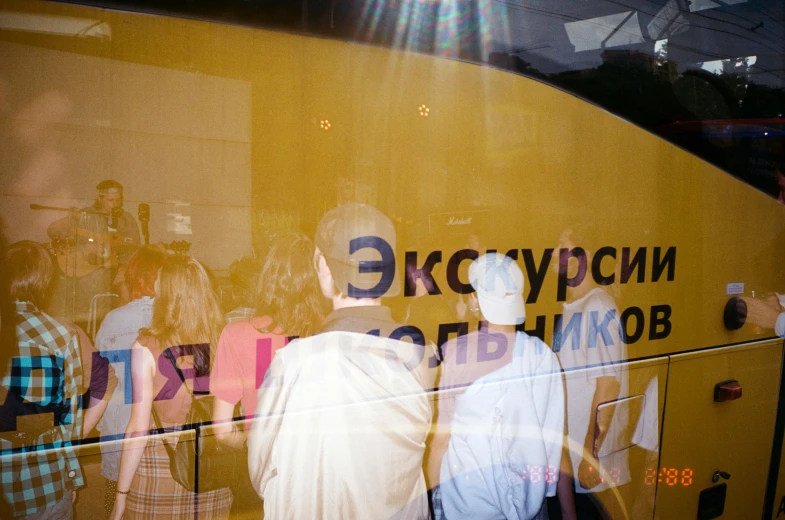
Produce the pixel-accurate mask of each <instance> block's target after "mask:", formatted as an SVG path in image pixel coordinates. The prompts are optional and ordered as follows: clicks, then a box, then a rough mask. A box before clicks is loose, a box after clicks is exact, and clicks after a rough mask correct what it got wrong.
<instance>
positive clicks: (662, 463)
mask: <svg viewBox="0 0 785 520" xmlns="http://www.w3.org/2000/svg"><path fill="white" fill-rule="evenodd" d="M784 63H785V10H784V9H783V5H782V3H781V2H775V1H768V0H688V1H684V0H667V1H666V0H654V1H652V0H646V1H643V0H629V1H627V2H617V1H611V0H608V1H605V0H589V1H586V2H581V3H575V2H567V1H562V0H556V1H552V2H540V1H536V0H517V1H509V2H506V1H505V2H503V1H498V0H476V1H469V0H394V1H392V0H391V1H381V0H378V1H377V0H373V1H372V0H365V1H360V0H333V1H330V2H326V1H321V0H303V2H288V1H283V0H280V1H279V0H271V1H262V0H230V1H227V2H220V3H218V2H216V3H211V2H198V3H191V2H180V1H177V0H163V1H160V2H144V1H138V0H106V1H90V0H84V1H82V0H77V1H75V2H67V3H66V2H48V1H34V0H3V1H2V6H0V150H2V159H0V172H1V174H0V183H1V184H0V197H1V198H2V204H1V205H0V219H2V233H3V235H4V237H5V240H6V242H7V243H13V242H17V241H20V240H32V241H36V242H40V243H47V244H48V245H49V247H51V249H52V250H53V251H54V252H55V253H58V254H59V256H60V260H61V261H60V262H59V264H60V265H59V267H58V269H60V270H61V271H62V273H61V274H63V277H62V281H63V284H64V285H62V286H60V287H59V288H58V289H56V290H55V291H54V292H56V293H57V294H58V295H59V298H60V307H59V308H58V310H57V311H52V312H53V313H55V312H57V313H60V314H61V315H62V316H63V317H65V318H67V319H69V320H70V321H72V322H75V323H76V324H78V325H80V326H82V328H84V329H85V332H86V333H87V334H88V335H89V336H91V337H92V338H93V339H94V337H95V334H96V332H97V331H98V330H99V329H100V326H101V320H102V318H103V316H104V315H105V314H106V311H107V310H108V309H110V308H113V307H116V306H118V305H119V302H120V301H121V298H122V294H119V293H117V291H116V290H115V285H114V284H113V281H117V279H115V280H109V281H108V282H107V281H106V280H104V283H105V285H104V286H102V287H104V289H105V290H104V289H102V290H100V291H99V290H97V289H95V288H94V287H87V283H86V282H83V281H82V280H83V279H84V277H85V276H92V275H93V273H94V269H91V268H90V265H93V266H95V265H96V263H95V262H93V263H92V264H91V263H90V261H89V260H90V259H89V258H87V257H85V258H87V260H86V263H85V264H84V271H79V267H77V265H76V264H77V263H76V261H74V259H75V258H76V256H67V255H63V254H62V253H61V252H60V251H59V250H58V247H57V244H54V243H52V237H51V233H50V234H48V233H47V230H48V229H49V228H50V226H51V224H52V222H53V221H56V220H58V219H60V218H62V217H63V216H64V215H67V214H68V212H69V211H71V208H74V207H77V208H78V207H83V206H88V205H89V204H91V203H92V202H93V200H94V196H95V186H96V185H97V184H98V183H100V182H101V181H104V180H105V179H112V180H115V181H117V182H119V183H120V184H121V185H122V186H123V187H124V203H125V209H126V211H127V212H129V213H130V214H131V216H132V217H133V218H132V220H134V219H135V220H134V222H136V221H139V223H140V228H139V229H140V230H141V233H140V234H139V236H140V238H139V239H137V240H136V242H134V244H131V243H127V244H125V245H135V244H136V243H138V242H139V241H149V242H151V243H164V244H166V247H167V248H169V249H170V250H171V249H178V248H179V249H185V250H187V252H189V253H190V255H191V256H192V257H193V258H196V259H198V260H199V261H200V262H201V263H202V264H203V265H204V266H205V267H206V268H207V269H208V270H209V271H210V273H211V276H212V279H213V282H214V286H215V291H216V294H217V296H218V298H219V300H220V302H221V304H222V305H223V307H224V309H223V310H225V311H227V312H228V311H230V310H232V309H233V308H235V307H243V306H244V305H245V303H243V302H242V299H243V298H242V295H241V293H242V285H243V282H242V281H241V282H239V283H234V284H233V280H234V281H235V282H236V281H237V278H238V277H239V278H242V276H241V275H240V274H238V273H240V272H241V271H242V265H243V262H244V261H247V262H249V263H254V262H263V261H264V258H265V255H266V254H267V253H268V251H269V249H270V244H271V242H272V241H273V240H274V238H275V237H276V236H279V235H281V234H285V233H289V232H294V231H297V232H302V233H304V234H305V235H306V236H309V237H311V238H313V237H314V236H315V234H316V233H317V225H318V223H319V220H320V218H321V217H322V215H324V214H325V213H326V212H327V211H329V210H330V209H331V208H335V207H340V206H341V205H345V204H350V203H361V204H364V205H367V206H371V207H374V208H376V209H377V210H379V211H380V212H381V213H383V214H384V215H386V217H388V218H389V219H390V221H391V222H392V224H393V226H394V228H395V233H396V236H397V240H396V242H395V244H394V245H393V258H394V260H393V263H394V265H395V270H396V274H395V282H394V283H392V284H391V285H392V286H395V287H397V289H398V290H396V291H394V293H395V295H392V296H391V297H390V298H385V300H384V301H385V305H387V306H389V307H390V308H391V309H392V313H393V316H394V317H395V320H396V321H397V322H399V323H401V324H405V325H407V326H411V327H414V329H416V330H417V331H419V333H420V337H422V338H423V342H427V343H428V344H432V345H434V346H435V347H436V349H437V350H436V354H435V355H436V359H437V361H436V362H433V363H432V365H435V366H431V367H430V369H432V370H433V371H434V372H435V375H434V377H435V380H436V381H438V379H439V377H440V376H439V375H438V371H439V370H440V369H441V367H440V366H439V364H440V361H439V360H440V359H442V358H444V357H445V356H447V355H448V354H447V353H445V352H444V349H443V347H444V346H445V345H450V344H453V343H454V342H455V341H458V340H459V338H460V337H461V336H465V335H467V334H470V333H472V332H474V331H478V330H480V329H481V328H482V326H483V324H482V322H481V319H482V317H481V315H480V314H479V313H478V312H477V308H476V305H477V301H476V299H473V292H474V289H475V288H474V287H473V286H472V282H471V280H469V278H468V269H469V265H470V264H472V262H473V261H474V260H475V259H477V258H478V257H479V256H481V255H484V254H485V253H487V252H489V251H491V252H499V253H501V254H506V255H507V256H508V257H509V258H510V259H512V261H513V262H515V263H516V264H517V265H518V266H519V268H520V270H521V272H522V273H523V275H524V278H525V287H526V289H525V293H524V295H525V303H526V316H527V317H526V321H525V322H524V323H523V324H519V325H520V326H519V327H518V328H519V330H522V331H525V332H526V333H527V334H528V335H529V336H532V337H538V338H540V339H542V340H543V341H544V342H545V344H547V345H548V346H549V347H550V348H551V349H552V350H553V351H554V352H555V353H556V354H558V356H559V360H560V363H561V365H562V368H563V373H564V376H563V377H564V382H565V383H564V384H565V388H566V389H567V397H566V402H567V404H566V405H565V406H566V410H567V411H566V412H565V413H566V419H565V421H564V422H565V424H566V425H567V430H568V431H567V435H566V439H567V442H565V454H564V455H563V457H564V458H565V459H566V460H569V459H570V457H574V456H575V454H576V453H578V456H579V458H580V455H581V453H580V452H581V450H582V449H584V448H585V446H584V435H585V434H584V433H583V432H584V431H585V427H584V429H583V430H581V431H580V432H578V430H580V428H581V427H580V426H576V427H575V431H574V432H570V431H569V430H570V429H572V428H570V427H569V425H570V423H571V419H572V417H571V415H570V414H571V413H572V412H570V405H569V403H570V402H571V401H570V399H571V398H572V399H578V396H577V394H576V392H579V391H580V390H574V389H573V390H571V388H572V387H571V386H570V385H571V381H578V380H581V381H584V382H586V381H589V382H592V383H591V384H595V383H596V380H597V379H598V378H602V377H603V376H607V374H608V370H609V367H613V368H612V370H613V371H615V373H617V374H620V375H618V377H617V378H618V380H619V383H618V388H617V389H616V390H615V393H614V395H613V396H612V399H609V400H602V401H601V402H599V403H597V402H595V403H594V404H593V406H594V407H593V408H592V409H587V410H585V412H586V414H587V418H586V421H588V422H589V423H591V426H589V428H590V430H589V431H592V430H595V434H596V435H602V436H606V435H608V436H607V437H603V438H604V440H603V441H602V442H599V443H597V441H596V437H595V449H594V450H589V451H591V452H592V453H590V456H589V457H588V459H587V460H589V459H591V463H592V464H593V468H594V470H596V471H597V472H598V474H599V477H598V478H599V479H600V480H601V482H602V484H601V485H597V486H595V488H594V489H595V491H594V492H593V493H588V494H589V495H591V496H592V500H593V503H594V504H595V507H597V508H598V509H599V510H601V511H603V514H604V515H605V517H607V518H614V519H621V518H636V519H637V518H650V519H651V518H660V519H672V518H695V517H696V516H697V517H698V518H700V519H709V518H719V517H722V518H730V519H748V518H759V517H762V518H766V519H769V518H779V517H780V516H781V515H784V514H785V461H783V460H782V456H783V440H784V438H785V408H784V407H785V399H783V396H785V394H783V388H784V387H783V385H782V363H783V361H782V360H783V341H782V340H781V339H780V338H778V337H777V336H776V334H775V332H774V330H772V329H769V328H765V327H761V326H751V325H750V324H743V321H744V320H743V319H741V320H739V319H738V315H736V314H733V312H731V316H730V318H729V319H727V320H724V316H725V314H726V307H727V306H728V302H729V300H730V299H731V298H746V299H747V301H753V300H759V301H762V300H765V301H766V302H767V305H768V304H769V303H768V302H771V305H772V306H774V307H779V306H781V304H780V303H779V302H778V301H776V294H777V293H778V292H783V293H785V270H783V269H782V267H781V263H780V258H782V257H783V254H785V249H784V248H783V247H784V246H783V245H782V244H783V242H782V241H781V240H780V239H781V238H783V237H785V218H784V217H785V207H783V205H782V203H783V202H785V175H783V174H785V169H783V168H785V147H784V146H783V144H784V140H785V119H783V111H785V76H783V74H784V73H783V70H784V67H783V64H784ZM778 199H779V200H778ZM137 210H138V212H137ZM134 225H136V224H135V223H134ZM77 234H78V233H77ZM90 240H92V239H90ZM77 242H79V240H78V239H77ZM65 247H66V248H67V247H68V245H67V244H66V246H65ZM102 247H103V246H102ZM106 247H107V248H108V247H109V246H106ZM107 251H108V249H107ZM93 254H95V251H93ZM120 256H122V255H120ZM243 259H246V260H243ZM72 261H73V264H72V263H71V262H72ZM120 263H121V264H122V260H121V261H120ZM102 266H103V264H102ZM69 269H71V270H70V271H69ZM114 269H115V270H114V271H111V272H112V273H113V276H114V275H116V273H117V270H116V268H114ZM74 270H76V271H74ZM69 273H70V274H69ZM106 283H108V285H106ZM593 291H594V292H593ZM597 291H599V292H597ZM587 294H595V295H597V294H601V295H602V298H604V299H605V300H604V301H605V307H602V313H601V314H597V312H596V311H590V310H585V309H584V310H583V311H576V308H579V307H580V305H583V304H584V303H585V300H583V298H584V297H586V295H587ZM385 296H387V295H385ZM775 301H776V303H774V302H775ZM581 302H583V303H581ZM576 305H577V307H576ZM246 306H247V305H246ZM728 308H729V309H730V311H735V309H736V306H735V304H731V306H730V307H728ZM780 310H781V309H780ZM611 311H612V312H611ZM581 312H583V313H584V314H583V315H581ZM591 312H594V314H591ZM576 313H577V314H576ZM606 317H607V318H608V320H604V318H606ZM573 319H574V320H573ZM414 329H407V330H408V331H409V332H411V331H412V330H414ZM586 329H588V332H586ZM611 332H613V334H615V336H614V337H615V340H613V341H609V340H607V338H608V337H610V336H611ZM408 337H409V339H412V338H414V336H412V335H411V334H409V336H408ZM414 339H415V340H416V339H417V338H414ZM451 342H453V343H451ZM603 349H606V350H607V351H608V352H610V354H608V356H607V357H606V356H605V354H599V352H600V351H602V350H603ZM581 350H585V351H587V352H589V354H587V356H588V357H585V358H579V359H584V361H577V362H576V361H575V360H572V361H568V359H567V356H565V355H564V354H565V353H570V352H572V351H581ZM594 354H597V356H599V357H596V356H595V355H594ZM116 361H117V360H114V361H113V362H112V366H113V367H114V370H115V371H126V372H125V373H126V374H127V376H128V379H129V380H127V381H126V382H125V384H126V386H122V385H121V387H120V390H123V391H125V392H128V391H130V390H129V389H130V386H128V385H130V375H131V374H130V372H128V371H127V368H126V366H125V365H123V364H122V363H119V362H116ZM251 363H253V361H251ZM259 384H261V381H259ZM591 384H590V385H589V388H594V387H593V386H591ZM574 388H578V389H580V388H585V386H584V387H581V386H580V385H578V386H576V387H574ZM428 390H429V397H430V402H431V403H432V405H433V406H434V407H437V406H438V402H439V400H440V395H442V394H443V393H444V392H445V389H443V388H442V389H440V388H439V387H438V385H437V386H435V387H433V388H428ZM448 393H449V392H448ZM571 396H574V397H571ZM584 397H585V396H584ZM127 402H130V401H126V403H127ZM588 402H589V403H591V402H592V401H591V399H590V398H589V399H588ZM246 415H250V414H246ZM603 417H605V419H603ZM603 421H605V422H603ZM601 424H602V425H601ZM431 428H432V430H431V434H432V433H433V431H434V428H435V426H431ZM600 430H602V432H601V433H600ZM194 431H195V432H197V433H198V432H199V429H198V428H197V429H196V430H194ZM609 431H610V433H609ZM576 432H577V433H576ZM194 435H196V434H194ZM201 435H209V428H207V429H205V432H203V433H202V434H201ZM197 437H198V435H197ZM428 438H429V439H431V438H432V437H431V435H429V437H428ZM429 442H430V441H429ZM76 444H77V445H78V453H79V460H80V462H81V465H82V469H83V472H84V473H85V474H86V483H87V485H86V486H85V487H84V488H83V489H82V490H81V491H80V492H79V498H78V500H77V502H76V503H75V506H74V508H75V511H76V514H77V516H78V517H79V518H87V517H92V516H93V515H94V514H97V515H103V514H104V513H103V512H104V506H103V495H102V494H103V488H102V485H101V476H100V475H101V453H100V449H99V448H100V447H101V446H117V449H118V450H119V449H120V447H121V446H122V432H114V434H113V435H102V433H101V432H100V431H92V432H86V434H85V439H84V440H83V441H81V442H77V443H76ZM17 455H18V454H16V452H14V453H11V452H8V453H5V454H4V455H3V457H13V456H17ZM610 461H619V462H610ZM357 462H358V463H362V462H363V461H357ZM424 464H425V465H426V466H427V460H426V461H425V462H424ZM567 466H570V464H566V465H565V468H566V467H567ZM577 467H578V465H577V462H576V464H575V468H577ZM575 468H573V469H575ZM562 469H564V468H562ZM538 471H540V470H538ZM544 471H546V472H547V470H544ZM565 471H567V473H569V472H570V471H569V469H567V470H565ZM424 472H425V474H426V478H427V479H428V486H429V488H434V486H435V484H436V483H437V481H438V478H434V477H429V476H428V475H427V473H428V468H427V467H426V468H425V469H424ZM438 473H439V471H438V470H436V473H435V474H436V475H438ZM519 477H520V479H521V480H522V481H526V482H531V481H532V480H535V479H537V478H541V479H545V478H546V473H543V472H542V471H541V473H540V474H538V475H537V476H535V474H534V473H529V474H521V475H519ZM527 479H528V480H527ZM4 484H5V483H4ZM582 491H586V490H579V492H582ZM588 491H591V490H590V489H589V490H588ZM4 493H5V494H6V495H7V496H6V500H9V497H8V493H7V492H6V491H5V490H4ZM552 500H553V499H552ZM556 500H558V497H557V498H556ZM552 513H554V511H552ZM554 514H555V513H554ZM326 516H330V515H329V514H327V515H326ZM236 517H237V518H240V516H239V515H236ZM249 517H250V516H249ZM500 517H501V518H503V517H504V516H500ZM552 517H553V516H552ZM579 517H580V516H579ZM447 518H449V515H447Z"/></svg>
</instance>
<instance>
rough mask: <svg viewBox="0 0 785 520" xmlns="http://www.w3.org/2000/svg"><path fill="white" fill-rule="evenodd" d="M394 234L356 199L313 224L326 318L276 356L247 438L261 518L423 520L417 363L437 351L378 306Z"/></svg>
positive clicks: (421, 373)
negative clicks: (328, 309) (328, 305)
mask: <svg viewBox="0 0 785 520" xmlns="http://www.w3.org/2000/svg"><path fill="white" fill-rule="evenodd" d="M395 236H396V235H395V228H394V227H393V224H392V222H391V221H390V219H389V218H387V217H386V216H385V215H383V214H382V213H381V212H379V211H378V210H376V209H375V208H372V207H370V206H366V205H363V204H357V203H346V204H342V205H341V206H339V207H337V208H335V209H333V210H331V211H329V212H327V214H325V215H324V217H323V218H322V219H321V221H320V222H319V225H318V227H317V231H316V238H315V242H316V249H315V251H314V254H313V257H312V262H313V264H312V265H313V269H314V270H315V272H316V274H317V276H318V279H319V284H320V289H321V291H322V293H323V294H324V296H325V297H327V298H328V299H329V300H330V301H331V302H332V306H333V312H332V313H330V314H329V315H328V316H327V318H326V320H325V323H324V325H323V326H322V328H321V329H320V330H319V332H318V333H317V334H316V335H314V336H311V337H310V338H304V339H298V340H295V341H293V342H291V343H289V345H287V346H286V348H283V349H281V350H279V351H278V352H277V353H276V355H275V357H274V359H273V362H272V365H271V366H270V369H269V370H268V373H267V376H266V378H265V380H264V383H263V384H262V386H261V388H260V389H259V394H258V405H257V410H256V415H257V418H256V419H255V423H254V426H253V428H252V429H251V432H250V434H249V439H248V449H249V470H250V474H251V481H252V482H253V484H254V486H255V487H256V489H257V491H258V492H259V494H260V495H261V496H262V498H263V499H264V515H265V517H266V518H270V519H276V518H313V519H317V518H336V519H343V518H390V517H392V516H395V517H396V518H404V519H406V518H428V516H429V513H428V501H427V496H426V485H425V478H424V476H423V470H422V463H423V454H424V451H425V438H426V434H427V430H428V428H429V426H430V420H431V407H430V403H429V400H428V397H427V395H426V393H425V389H426V388H431V387H432V381H429V380H428V374H429V372H427V371H425V370H424V369H423V368H422V367H423V366H427V363H428V359H429V358H430V357H432V356H433V355H435V351H433V349H430V352H427V350H428V349H426V347H425V345H424V344H425V341H424V339H423V338H422V334H421V333H419V335H418V333H417V332H415V331H414V330H413V328H406V327H403V328H401V327H402V326H401V325H400V324H398V323H395V322H394V321H393V319H392V316H391V313H390V309H389V308H387V307H385V306H383V305H382V297H383V296H389V295H392V294H394V293H395V292H397V290H399V289H398V288H397V287H396V285H395V274H394V273H395V262H394V260H395V259H394V254H392V252H393V251H394V248H395ZM357 246H361V247H357ZM380 257H381V259H380ZM368 265H372V266H375V267H374V269H375V271H376V272H370V271H368V270H367V269H363V266H368ZM404 333H406V334H410V335H409V339H411V340H412V341H408V340H406V341H404V340H403V335H404ZM391 336H392V337H391ZM412 336H417V337H415V338H413V337H412ZM426 352H427V354H426Z"/></svg>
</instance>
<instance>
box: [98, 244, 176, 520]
mask: <svg viewBox="0 0 785 520" xmlns="http://www.w3.org/2000/svg"><path fill="white" fill-rule="evenodd" d="M165 258H166V253H165V252H164V251H162V250H161V249H159V248H157V247H154V246H145V247H143V248H141V249H139V250H138V251H137V252H136V253H134V255H133V256H132V257H131V259H130V260H129V261H128V264H127V266H126V271H125V281H126V284H127V285H128V288H129V291H130V294H131V301H130V302H129V303H128V304H127V305H124V306H122V307H120V308H117V309H115V310H113V311H112V312H110V313H109V314H107V315H106V318H104V321H103V323H101V328H100V329H99V330H98V335H97V336H96V339H95V346H96V348H97V349H98V350H99V351H100V352H101V355H102V356H103V357H105V358H107V359H109V361H110V362H112V363H115V373H116V374H117V390H116V391H115V392H114V394H113V395H112V399H111V400H110V401H109V405H108V406H107V408H106V412H104V415H103V417H101V421H100V422H99V423H98V427H97V429H98V430H99V431H100V432H101V437H102V438H104V439H106V440H110V439H113V440H116V442H104V443H102V444H101V475H102V476H103V477H104V479H105V487H104V507H105V510H106V514H107V516H108V515H109V514H110V513H111V512H112V507H113V506H114V498H115V496H116V492H117V476H118V471H119V469H120V455H121V454H122V445H121V442H120V440H121V439H122V438H123V435H124V434H125V429H126V426H128V420H129V419H130V417H131V401H132V399H131V396H132V392H131V377H130V370H131V354H130V352H131V345H133V343H134V341H135V340H136V338H137V337H138V336H139V329H141V328H144V327H149V326H150V322H151V320H152V316H153V302H154V296H155V280H156V278H157V277H158V271H159V269H161V266H162V265H163V263H164V260H165Z"/></svg>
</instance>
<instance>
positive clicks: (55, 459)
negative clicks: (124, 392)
mask: <svg viewBox="0 0 785 520" xmlns="http://www.w3.org/2000/svg"><path fill="white" fill-rule="evenodd" d="M15 305H16V314H15V318H16V323H15V325H16V339H17V342H18V346H19V357H16V358H14V359H12V360H11V363H10V367H9V370H8V371H7V372H6V375H5V377H4V378H3V380H2V386H3V390H4V391H3V393H9V394H11V395H10V396H9V398H10V397H15V398H17V399H18V400H19V401H20V402H21V406H22V408H23V410H24V412H22V413H20V414H19V415H17V430H16V431H15V432H5V433H3V434H2V435H0V450H2V451H0V485H1V486H2V492H3V496H4V499H5V501H6V502H7V503H9V504H11V506H12V508H13V513H14V516H15V517H19V516H27V515H31V514H34V513H37V512H40V511H44V510H46V509H48V508H50V507H53V506H54V505H55V504H56V503H57V502H58V501H60V500H61V499H62V498H63V497H64V496H65V494H66V493H67V492H68V491H71V490H74V489H76V488H78V487H81V486H83V485H84V479H83V477H82V472H81V469H80V467H79V462H78V461H77V458H76V454H75V453H74V452H73V448H72V447H71V441H74V440H78V439H79V438H80V437H81V433H82V411H81V408H80V389H81V386H82V361H81V358H80V354H79V341H78V336H77V334H76V333H75V332H73V331H71V330H69V329H68V328H67V327H65V326H64V325H62V324H61V323H59V322H57V321H56V320H55V319H54V318H52V317H51V316H49V315H48V314H46V313H44V312H41V311H39V310H38V309H37V308H36V307H35V306H34V305H33V304H31V303H26V302H15ZM27 414H38V415H37V416H35V415H27ZM48 414H51V415H48ZM23 416H24V417H23ZM31 419H32V420H31ZM21 421H24V424H26V425H31V424H35V423H37V424H40V425H41V426H39V427H35V426H33V427H28V426H25V427H23V428H22V427H20V422H21ZM52 421H53V422H52ZM47 423H48V424H47Z"/></svg>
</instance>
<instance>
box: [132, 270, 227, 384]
mask: <svg viewBox="0 0 785 520" xmlns="http://www.w3.org/2000/svg"><path fill="white" fill-rule="evenodd" d="M223 325H224V318H223V313H222V312H221V307H220V306H219V305H218V301H217V300H216V297H215V293H214V292H213V288H212V285H211V283H210V278H209V276H208V275H207V271H205V269H204V267H202V264H200V263H199V262H197V261H196V260H194V259H193V258H190V257H187V256H184V255H172V256H170V257H168V258H167V259H166V261H165V262H164V265H163V266H162V267H161V270H160V272H159V274H158V291H157V294H156V298H155V304H154V305H153V319H152V322H151V324H150V327H148V328H146V329H142V330H141V331H140V332H139V333H140V334H142V335H144V336H152V337H154V338H155V339H156V340H157V341H158V343H159V344H160V345H161V347H162V348H166V347H168V346H174V347H182V346H184V345H191V348H192V349H193V351H192V352H191V354H192V355H193V359H194V369H195V371H196V375H197V376H203V375H207V374H209V372H210V362H211V359H212V357H213V354H214V353H215V349H216V348H217V347H218V337H219V336H220V335H221V329H222V328H223ZM204 345H208V347H207V348H205V346H204ZM180 354H184V353H183V352H181V353H180Z"/></svg>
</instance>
